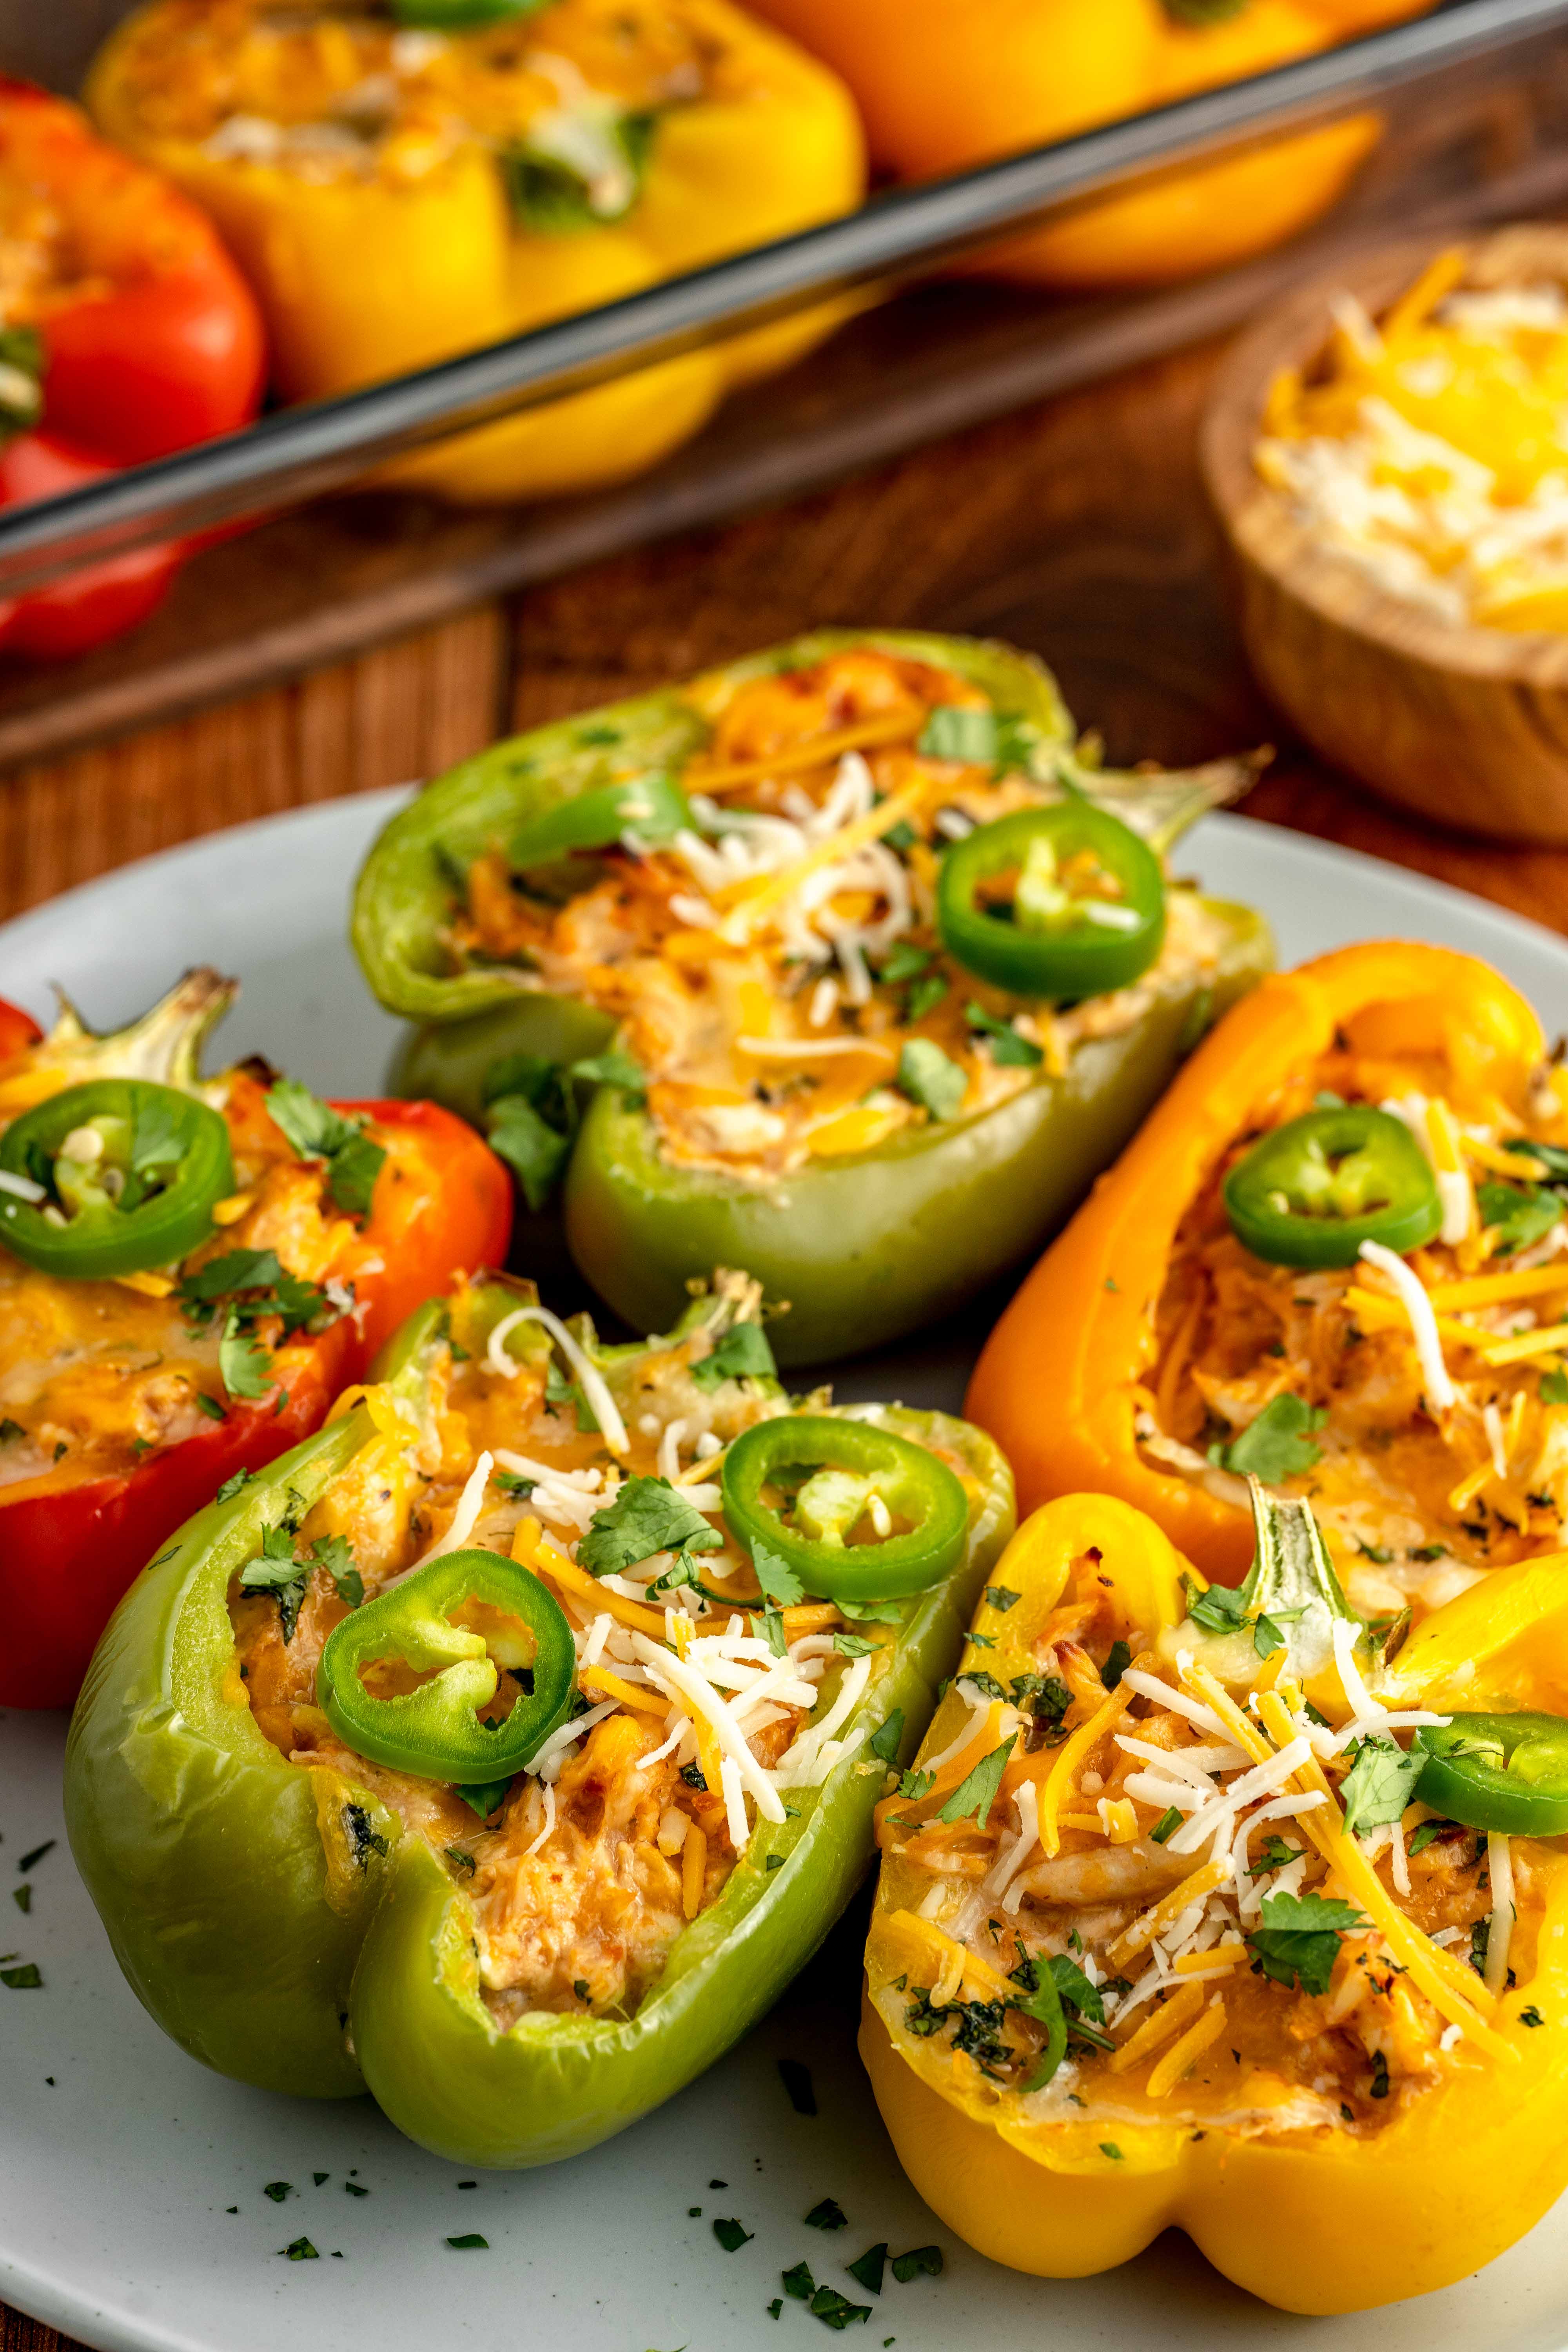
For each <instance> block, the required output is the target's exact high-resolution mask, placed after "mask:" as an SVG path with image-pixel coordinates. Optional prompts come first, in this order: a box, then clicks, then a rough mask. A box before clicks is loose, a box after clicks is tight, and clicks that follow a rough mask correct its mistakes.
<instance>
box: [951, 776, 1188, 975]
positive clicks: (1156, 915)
mask: <svg viewBox="0 0 1568 2352" xmlns="http://www.w3.org/2000/svg"><path fill="white" fill-rule="evenodd" d="M937 921H938V924H939V927H940V929H941V931H942V942H943V944H944V946H945V947H946V948H947V950H948V952H949V954H950V955H952V956H954V957H955V958H956V959H957V961H959V962H960V963H961V964H963V967H964V969H965V971H972V972H974V973H975V974H976V975H977V976H978V977H979V978H980V979H982V980H988V981H990V982H993V983H994V985H995V986H996V987H998V988H1005V989H1006V990H1007V991H1008V992H1009V993H1010V994H1012V995H1014V996H1028V997H1037V998H1042V999H1043V998H1053V999H1058V1000H1059V999H1064V998H1066V999H1073V1000H1076V999H1078V998H1079V997H1084V996H1103V995H1104V994H1106V993H1107V992H1108V991H1110V990H1111V989H1115V988H1125V987H1126V986H1127V984H1128V982H1131V981H1134V980H1136V979H1137V978H1138V975H1139V973H1140V972H1142V971H1147V969H1148V967H1149V966H1150V964H1152V962H1153V961H1154V959H1155V957H1156V956H1157V955H1158V954H1159V952H1160V948H1161V944H1162V942H1163V939H1164V936H1165V881H1164V876H1163V874H1162V872H1161V870H1160V861H1159V859H1158V858H1157V857H1156V856H1155V855H1154V852H1153V851H1152V849H1151V848H1150V846H1149V845H1148V843H1147V842H1146V841H1143V840H1141V839H1140V837H1139V836H1138V835H1137V834H1135V833H1134V832H1132V831H1131V828H1130V827H1129V826H1127V825H1124V824H1122V823H1121V820H1120V819H1119V818H1117V817H1113V816H1111V815H1110V814H1108V813H1107V812H1106V811H1105V810H1104V809H1099V808H1093V807H1091V806H1090V805H1089V803H1088V802H1087V801H1081V800H1072V801H1064V802H1061V803H1058V805H1057V806H1055V807H1053V808H1038V809H1019V810H1017V811H1016V813H1015V814H1013V815H1012V816H1004V817H998V818H997V820H996V822H995V823H994V824H983V825H979V826H977V827H976V829H975V830H974V832H973V833H971V834H968V835H965V837H964V839H963V840H962V841H959V842H955V843H954V844H953V845H952V848H951V849H950V850H948V851H947V852H946V854H945V856H943V858H942V875H941V879H940V881H939V883H938V886H937Z"/></svg>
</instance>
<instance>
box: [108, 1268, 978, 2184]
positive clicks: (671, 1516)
mask: <svg viewBox="0 0 1568 2352" xmlns="http://www.w3.org/2000/svg"><path fill="white" fill-rule="evenodd" d="M759 1310H760V1293H759V1290H758V1286H756V1285H755V1284H754V1283H752V1282H751V1281H749V1280H748V1279H746V1278H745V1277H743V1276H727V1275H720V1276H715V1277H714V1278H713V1280H712V1282H711V1284H710V1286H707V1287H706V1288H704V1289H703V1290H701V1291H700V1294H699V1295H698V1296H696V1297H694V1298H691V1299H689V1301H688V1306H687V1311H686V1313H685V1315H684V1316H683V1318H681V1322H680V1325H679V1328H678V1329H676V1330H675V1331H674V1332H673V1333H672V1334H670V1335H669V1336H668V1337H666V1338H662V1339H650V1340H648V1341H647V1342H644V1343H639V1344H637V1345H631V1346H626V1347H618V1348H617V1347H603V1346H600V1345H599V1344H598V1343H597V1341H596V1339H595V1334H594V1330H593V1327H592V1325H591V1324H590V1323H589V1322H588V1321H587V1320H586V1318H576V1319H574V1321H573V1322H572V1323H571V1324H569V1325H568V1324H563V1323H561V1322H559V1321H558V1320H557V1319H556V1318H554V1317H553V1316H552V1315H551V1314H550V1313H549V1312H548V1311H547V1310H545V1309H544V1308H542V1307H540V1306H539V1304H538V1302H537V1297H536V1294H535V1293H534V1291H533V1288H532V1286H531V1285H526V1284H521V1283H517V1282H513V1281H510V1279H509V1278H507V1277H505V1276H500V1277H489V1278H487V1279H486V1280H485V1281H483V1282H482V1283H479V1284H476V1285H473V1286H469V1287H468V1289H466V1290H464V1291H461V1292H459V1293H458V1295H457V1296H456V1297H454V1298H453V1299H451V1300H450V1301H447V1302H444V1303H441V1304H435V1305H432V1306H430V1307H426V1308H424V1309H422V1310H421V1311H420V1312H419V1313H418V1314H417V1315H416V1316H415V1317H414V1318H412V1319H411V1320H410V1321H409V1322H408V1323H407V1324H406V1325H405V1327H404V1329H403V1330H402V1332H401V1333H400V1334H399V1335H398V1337H397V1339H395V1341H394V1342H393V1343H392V1345H391V1347H390V1348H389V1349H388V1350H387V1353H386V1355H385V1357H384V1360H383V1361H382V1363H381V1364H380V1366H379V1367H378V1368H377V1370H378V1377H377V1379H376V1380H375V1381H374V1383H373V1384H372V1385H371V1386H370V1387H369V1388H367V1389H364V1390H359V1391H349V1392H348V1395H347V1396H346V1397H345V1398H344V1399H343V1400H342V1403H341V1406H340V1409H339V1412H338V1417H337V1418H335V1419H334V1420H333V1421H332V1422H331V1423H330V1424H329V1425H328V1426H327V1427H326V1428H325V1429H323V1430H321V1432H320V1433H318V1434H317V1435H316V1436H314V1437H312V1438H310V1440H309V1441H308V1442H307V1443H306V1444H303V1445H300V1446H297V1447H296V1448H295V1449H294V1451H293V1452H292V1453H291V1454H285V1455H284V1456H283V1457H282V1458H281V1459H280V1460H279V1461H278V1462H276V1463H274V1464H273V1465H271V1466H270V1467H269V1468H268V1470H266V1471H264V1472H262V1473H260V1474H259V1475H256V1476H254V1477H251V1478H248V1479H236V1480H234V1481H231V1482H230V1485H229V1486H227V1487H226V1488H225V1490H224V1491H223V1493H222V1494H220V1496H218V1497H217V1498H216V1500H215V1502H213V1503H212V1504H211V1505H210V1506H209V1507H208V1508H207V1509H205V1511H203V1512H201V1513H200V1514H199V1515H198V1516H197V1517H195V1518H194V1519H192V1520H191V1521H190V1522H189V1523H188V1525H187V1526H186V1527H185V1528H184V1529H183V1530H182V1531H181V1533H180V1535H179V1536H178V1537H177V1538H175V1539H174V1542H173V1543H172V1544H171V1546H170V1547H169V1549H167V1550H166V1551H165V1552H164V1553H163V1555H162V1556H161V1557H160V1558H159V1559H156V1560H154V1561H153V1564H152V1566H151V1568H150V1569H149V1570H146V1571H144V1572H143V1574H142V1577H141V1578H140V1580H138V1582H137V1583H136V1584H135V1585H134V1586H133V1587H132V1591H130V1593H129V1594H128V1595H127V1596H126V1599H125V1601H124V1602H123V1603H122V1605H121V1609H120V1610H119V1612H118V1613H117V1614H116V1616H115V1617H114V1619H113V1621H112V1622H111V1623H110V1627H109V1630H108V1632H107V1633H105V1635H104V1638H103V1641H102V1643H101V1644H100V1648H99V1651H98V1654H97V1655H96V1657H95V1659H94V1662H93V1665H92V1668H91V1671H90V1673H89V1676H88V1681H87V1684H86V1686H85V1688H84V1690H83V1693H82V1696H81V1700H80V1703H79V1706H78V1709H77V1713H76V1717H75V1719H74V1722H73V1724H72V1727H71V1737H70V1745H69V1752H68V1765H67V1807H68V1824H69V1831H70V1838H71V1844H72V1848H73V1851H74V1853H75V1854H76V1856H77V1860H78V1863H79V1866H80V1868H81V1872H82V1874H83V1877H84V1878H85V1880H86V1882H87V1885H88V1887H89V1891H90V1893H91V1895H92V1896H93V1899H94V1901H95V1902H96V1904H97V1906H98V1907H99V1910H100V1913H101V1915H102V1916H103V1919H104V1922H105V1924H106V1926H107V1927H108V1929H109V1933H110V1938H111V1940H112V1942H113V1945H114V1948H115V1952H116V1954H117V1956H118V1958H119V1959H120V1962H121V1967H122V1968H123V1969H124V1970H125V1973H126V1975H127V1977H128V1978H129V1979H130V1981H131V1983H132V1986H133V1987H134V1988H135V1990H136V1991H137V1993H138V1994H139V1995H140V1997H141V1999H142V2001H143V2003H144V2004H145V2006H146V2007H147V2008H148V2009H149V2010H150V2011H151V2012H152V2014H153V2017H154V2018H155V2019H156V2020H157V2021H158V2022H159V2023H160V2024H161V2025H162V2026H163V2028H164V2029H165V2031H166V2032H169V2033H170V2034H172V2035H173V2036H174V2039H175V2040H176V2041H177V2042H180V2043H181V2044H182V2045H183V2046H184V2048H185V2049H186V2050H188V2051H189V2052H191V2053H192V2054H193V2055H194V2056H195V2057H197V2058H200V2059H202V2060H203V2061H204V2062H205V2063H206V2064H208V2065H210V2066H214V2067H216V2068H218V2069H219V2070H220V2071H222V2072H224V2073H226V2074H234V2075H237V2076H239V2077H241V2078H242V2079H244V2080H246V2081H247V2082H251V2083H256V2084H261V2085H262V2086H264V2087H266V2088H268V2089H274V2090H281V2091H289V2092H294V2093H300V2094H305V2095H319V2096H332V2095H345V2094H349V2093H353V2092H356V2091H360V2090H362V2089H364V2088H367V2087H368V2089H369V2090H370V2091H371V2092H372V2093H373V2094H374V2096H375V2098H376V2099H377V2100H378V2101H379V2103H380V2105H382V2106H383V2107H384V2110H385V2111H386V2113H387V2115H388V2116H390V2117H391V2118H392V2120H393V2121H394V2122H395V2124H396V2125H398V2126H399V2127H400V2128H401V2129H402V2130H404V2131H405V2132H406V2133H408V2134H409V2135H410V2137H413V2138H415V2139H416V2140H418V2141H420V2142H422V2143H423V2144H424V2145H425V2146H426V2147H430V2148H433V2149H435V2150H436V2151H437V2152H438V2153H440V2154H442V2155H444V2156H447V2157H450V2158H455V2159H457V2160H458V2161H460V2162H462V2163H464V2164H473V2165H489V2166H497V2167H512V2166H523V2165H531V2164H541V2163H547V2162H550V2161H552V2160H553V2159H554V2158H559V2157H564V2156H570V2155H573V2154H575V2153H576V2152H577V2151H579V2150H581V2149H584V2148H586V2147H592V2146H593V2145H594V2144H595V2142H596V2141H598V2140H601V2139H603V2138H605V2137H606V2136H607V2135H609V2134H610V2133H613V2132H616V2131H618V2130H620V2129H621V2128H622V2127H623V2126H626V2125H627V2124H629V2123H632V2122H635V2121H636V2120H637V2117H638V2116H642V2115H645V2114H647V2111H648V2110H649V2109H650V2108H651V2107H653V2106H656V2105H658V2103H659V2102H660V2101H661V2100H663V2099H666V2098H668V2097H669V2095H671V2094H672V2093H673V2092H675V2091H677V2090H679V2088H680V2087H681V2085H682V2084H685V2083H688V2082H689V2081H690V2080H691V2079H692V2077H693V2076H694V2075H696V2074H700V2072H701V2071H702V2069H703V2068H705V2067H706V2066H708V2065H709V2064H710V2063H712V2061H713V2060H714V2059H716V2058H717V2057H719V2056H720V2055H721V2053H722V2052H723V2051H724V2050H726V2049H727V2048H728V2047H729V2045H730V2044H731V2042H734V2041H735V2040H736V2038H737V2037H738V2036H739V2035H741V2034H742V2033H744V2032H746V2030H747V2029H748V2028H749V2027H750V2026H751V2025H752V2024H753V2023H754V2022H755V2021H757V2019H758V2018H760V2017H761V2016H762V2015H763V2012H764V2011H765V2010H766V2009H767V2008H768V2007H769V2005H770V2004H771V2003H772V2002H773V2000H774V1999H775V1998H776V1997H777V1995H778V1994H779V1992H780V1991H781V1990H782V1989H783V1988H784V1985H785V1984H786V1983H787V1982H788V1981H789V1979H790V1978H791V1977H792V1976H793V1975H794V1974H795V1971H796V1970H797V1969H799V1968H800V1967H801V1965H802V1964H803V1962H804V1961H805V1959H806V1958H807V1957H808V1956H809V1954H810V1953H811V1952H812V1950H813V1949H814V1948H816V1945H817V1944H818V1943H819V1942H820V1940H821V1938H822V1937H823V1936H824V1935H825V1934H826V1931H827V1929H828V1927H830V1926H831V1925H832V1922H833V1921H834V1919H835V1918H836V1917H837V1915H838V1913H839V1912H840V1911H841V1910H842V1908H843V1906H844V1905H845V1903H846V1902H847V1900H848V1898H849V1896H850V1895H851V1893H852V1892H853V1890H854V1888H855V1886H856V1885H857V1883H858V1880H859V1879H860V1877H861V1875H862V1874H863V1873H864V1871H865V1870H866V1868H867V1867H868V1863H869V1861H870V1858H871V1852H872V1810H873V1807H874V1806H875V1804H876V1802H877V1801H878V1800H879V1798H880V1797H881V1796H882V1795H883V1794H884V1793H885V1791H886V1790H887V1789H888V1788H889V1786H890V1785H891V1782H890V1780H889V1774H890V1773H892V1772H894V1771H896V1769H898V1768H899V1767H900V1765H901V1764H902V1763H904V1762H905V1761H907V1759H908V1758H909V1756H910V1754H912V1752H913V1750H914V1748H915V1747H916V1745H917V1744H918V1742H919V1740H920V1738H921V1733H922V1731H923V1730H924V1727H925V1726H926V1723H927V1721H928V1719H929V1717H930V1715H931V1708H932V1706H933V1704H934V1694H935V1691H936V1687H937V1685H938V1684H939V1683H940V1682H941V1681H942V1678H943V1677H944V1676H945V1675H949V1674H950V1673H951V1672H952V1667H953V1665H954V1664H955V1662H956V1660H957V1657H958V1654H959V1651H960V1648H961V1645H962V1642H963V1627H964V1625H965V1623H966V1622H967V1620H968V1617H969V1616H970V1614H971V1612H973V1607H974V1605H975V1603H976V1601H977V1599H978V1596H979V1592H980V1590H981V1587H982V1585H983V1584H984V1580H985V1577H986V1574H987V1572H988V1570H989V1569H990V1568H991V1566H992V1565H993V1564H994V1561H995V1559H996V1558H997V1556H998V1554H999V1552H1000V1550H1001V1548H1002V1546H1003V1545H1004V1544H1005V1541H1006V1539H1007V1538H1008V1535H1009V1533H1010V1532H1011V1529H1012V1526H1013V1516H1014V1515H1013V1489H1012V1480H1011V1476H1010V1474H1009V1472H1008V1470H1007V1466H1006V1464H1005V1461H1004V1459H1003V1457H1002V1455H1001V1454H999V1453H998V1451H997V1449H996V1447H995V1446H994V1444H992V1443H991V1441H990V1440H989V1439H988V1438H986V1437H985V1436H984V1435H983V1434H982V1433H980V1432H979V1431H977V1430H974V1429H973V1428H971V1427H969V1426H968V1425H967V1424H966V1423H963V1422H958V1421H953V1420H950V1419H948V1418H946V1417H944V1416H943V1415H942V1414H939V1413H928V1412H905V1411H903V1410H901V1409H900V1408H898V1407H896V1406H889V1407H879V1406H855V1407H851V1408H846V1409H843V1410H839V1411H836V1410H834V1409H833V1408H832V1406H831V1404H830V1402H829V1401H828V1399H827V1396H826V1392H819V1393H818V1394H816V1395H815V1396H812V1397H809V1398H805V1399H801V1400H793V1401H792V1400H791V1399H790V1398H788V1397H786V1396H785V1394H784V1391H783V1390H782V1389H781V1387H780V1386H779V1383H778V1381H777V1380H776V1379H775V1378H774V1376H773V1363H772V1358H771V1355H770V1352H769V1349H768V1343H767V1339H766V1337H765V1334H764V1332H763V1328H762V1325H761V1322H760V1320H759Z"/></svg>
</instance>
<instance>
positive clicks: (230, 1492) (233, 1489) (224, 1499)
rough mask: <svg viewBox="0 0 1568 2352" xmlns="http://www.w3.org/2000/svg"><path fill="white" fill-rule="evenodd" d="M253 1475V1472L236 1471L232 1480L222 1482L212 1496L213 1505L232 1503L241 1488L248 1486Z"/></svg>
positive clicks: (227, 1479)
mask: <svg viewBox="0 0 1568 2352" xmlns="http://www.w3.org/2000/svg"><path fill="white" fill-rule="evenodd" d="M255 1475H256V1473H255V1471H254V1470H237V1471H236V1472H235V1474H234V1475H233V1477H232V1478H226V1479H225V1480H224V1482H223V1485H222V1486H220V1487H219V1488H218V1490H217V1493H216V1495H215V1496H213V1501H214V1502H215V1503H232V1502H233V1500H234V1498H235V1496H237V1494H238V1493H239V1492H240V1490H241V1488H242V1487H245V1486H249V1484H250V1482H251V1480H252V1479H253V1478H254V1477H255Z"/></svg>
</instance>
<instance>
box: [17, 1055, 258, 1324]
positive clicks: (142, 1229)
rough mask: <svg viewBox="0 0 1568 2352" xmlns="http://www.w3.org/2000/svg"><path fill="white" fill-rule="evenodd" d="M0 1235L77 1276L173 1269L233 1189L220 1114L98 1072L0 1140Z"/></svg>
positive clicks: (174, 1090) (27, 1254) (30, 1260)
mask: <svg viewBox="0 0 1568 2352" xmlns="http://www.w3.org/2000/svg"><path fill="white" fill-rule="evenodd" d="M7 1177H8V1178H9V1179H11V1181H10V1182H9V1183H6V1182H5V1181H0V1242H4V1243H5V1246H6V1247H7V1248H8V1249H11V1250H14V1251H15V1252H16V1255H17V1256H18V1257H20V1258H25V1259H26V1262H27V1264H28V1265H36V1266H37V1267H39V1268H40V1269H41V1270H42V1271H43V1272H44V1273H46V1274H53V1275H62V1276H67V1277H74V1278H76V1279H77V1280H79V1281H89V1280H108V1279H110V1278H111V1277H112V1276H117V1275H122V1274H140V1273H143V1272H145V1271H146V1270H147V1269H148V1268H149V1267H152V1266H164V1265H177V1264H178V1263H179V1261H180V1260H181V1259H182V1258H184V1257H185V1256H188V1255H189V1254H190V1252H191V1251H192V1250H194V1249H195V1248H197V1247H198V1246H199V1245H200V1244H201V1243H203V1242H205V1240H206V1239H207V1237H208V1235H209V1234H211V1232H212V1230H213V1223H212V1209H213V1203H214V1202H216V1201H221V1200H222V1199H223V1197H224V1195H225V1194H226V1193H227V1192H233V1190H234V1161H233V1158H232V1155H231V1153H230V1150H229V1139H228V1129H227V1126H226V1123H225V1122H224V1120H223V1119H222V1118H220V1117H219V1116H218V1114H217V1112H216V1110H209V1109H208V1108H207V1106H206V1104H205V1103H204V1102H202V1101H200V1100H198V1098H197V1097H195V1095H189V1094H184V1093H183V1092H182V1091H181V1090H180V1088H179V1087H164V1086H158V1085H156V1084H154V1082H153V1080H152V1079H151V1078H94V1079H91V1080H90V1081H89V1083H88V1084H86V1085H85V1086H78V1087H65V1088H64V1090H63V1091H62V1092H61V1093H59V1094H58V1095H50V1096H49V1097H48V1098H47V1101H45V1102H41V1103H38V1104H37V1105H36V1106H35V1108H33V1109H32V1110H29V1111H24V1113H23V1114H22V1116H21V1118H17V1119H13V1121H12V1122H11V1125H10V1126H9V1127H8V1128H7V1129H5V1134H4V1135H3V1136H0V1180H3V1179H5V1178H7Z"/></svg>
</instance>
